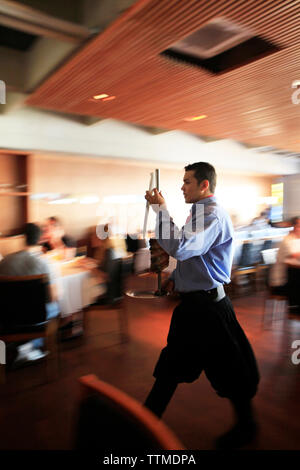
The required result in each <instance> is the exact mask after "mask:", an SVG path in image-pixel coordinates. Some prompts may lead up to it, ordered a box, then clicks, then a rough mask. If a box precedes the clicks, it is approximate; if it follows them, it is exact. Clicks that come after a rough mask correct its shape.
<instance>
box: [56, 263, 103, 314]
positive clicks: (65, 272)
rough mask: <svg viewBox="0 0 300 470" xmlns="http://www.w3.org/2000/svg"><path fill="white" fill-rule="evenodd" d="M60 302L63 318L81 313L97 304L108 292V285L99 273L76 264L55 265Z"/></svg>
mask: <svg viewBox="0 0 300 470" xmlns="http://www.w3.org/2000/svg"><path fill="white" fill-rule="evenodd" d="M55 270H56V275H57V277H56V284H57V289H58V302H59V305H60V311H61V316H62V317H67V316H69V315H71V314H73V313H76V312H80V311H81V310H82V309H83V308H85V307H87V306H88V305H90V304H91V303H93V302H95V300H96V299H97V297H99V295H102V294H103V293H104V292H105V290H106V284H105V283H104V281H103V278H102V277H101V273H100V272H99V275H97V271H92V270H90V269H86V268H84V267H82V266H80V265H76V260H75V261H74V263H72V262H70V263H55Z"/></svg>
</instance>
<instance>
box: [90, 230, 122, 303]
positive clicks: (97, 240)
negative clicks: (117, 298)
mask: <svg viewBox="0 0 300 470" xmlns="http://www.w3.org/2000/svg"><path fill="white" fill-rule="evenodd" d="M98 235H100V236H98ZM110 235H111V230H110V225H109V224H108V223H106V224H104V225H100V226H99V227H92V229H91V235H90V244H91V248H92V257H93V259H94V260H95V261H96V262H97V265H98V269H99V270H100V271H101V272H102V273H104V274H105V276H106V291H105V292H104V293H103V294H102V295H101V296H100V297H98V299H97V301H96V302H95V304H97V305H102V304H109V303H110V302H111V301H112V300H113V299H112V296H113V294H112V293H113V292H114V291H115V285H114V284H115V281H114V276H113V274H114V264H115V260H116V259H117V255H116V253H115V250H114V247H113V244H112V241H111V239H110Z"/></svg>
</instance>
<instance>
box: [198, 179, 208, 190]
mask: <svg viewBox="0 0 300 470" xmlns="http://www.w3.org/2000/svg"><path fill="white" fill-rule="evenodd" d="M200 189H201V190H202V191H207V189H209V181H208V180H203V181H201V183H200Z"/></svg>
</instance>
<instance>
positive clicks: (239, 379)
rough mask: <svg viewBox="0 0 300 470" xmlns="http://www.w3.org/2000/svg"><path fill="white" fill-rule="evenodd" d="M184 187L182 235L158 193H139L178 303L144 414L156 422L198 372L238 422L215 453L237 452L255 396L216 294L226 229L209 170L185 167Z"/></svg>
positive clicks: (251, 426) (252, 367) (238, 336)
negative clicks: (186, 206)
mask: <svg viewBox="0 0 300 470" xmlns="http://www.w3.org/2000/svg"><path fill="white" fill-rule="evenodd" d="M183 182H184V183H183V186H182V188H181V189H182V191H183V194H184V198H185V202H186V203H192V204H193V205H192V209H191V212H190V215H189V217H188V219H187V222H186V225H185V226H184V227H183V230H182V231H179V229H178V228H177V227H176V226H175V224H174V222H173V220H172V219H170V215H169V213H168V211H167V208H166V203H165V199H164V198H163V196H162V194H161V192H160V193H159V192H158V191H157V189H154V190H153V191H146V196H145V198H146V199H147V201H149V203H150V204H151V205H152V208H153V210H154V211H155V212H156V213H157V216H156V233H160V231H162V233H168V232H170V236H169V237H165V238H164V237H162V236H161V235H160V236H158V235H157V241H158V243H159V244H160V246H161V247H162V248H163V249H164V250H165V251H166V252H167V253H168V254H169V255H170V256H172V257H174V258H175V259H177V266H176V269H175V270H174V271H173V273H172V274H171V277H170V278H169V279H168V280H167V282H166V283H165V284H164V286H163V289H165V290H166V291H167V292H169V293H171V292H173V291H174V290H175V291H178V292H179V294H180V297H181V302H180V304H179V305H178V306H177V307H176V308H175V310H174V312H173V316H172V320H171V324H170V329H169V334H168V338H167V346H166V347H165V348H164V349H163V350H162V352H161V355H160V357H159V360H158V362H157V364H156V366H155V370H154V373H153V375H154V377H155V378H156V381H155V383H154V385H153V388H152V390H151V391H150V393H149V395H148V397H147V399H146V401H145V406H146V407H148V408H149V409H150V410H151V411H152V412H153V413H155V414H156V415H157V416H159V417H161V416H162V414H163V412H164V410H165V409H166V407H167V405H168V403H169V401H170V399H171V398H172V396H173V394H174V392H175V390H176V388H177V385H178V384H179V383H181V382H188V383H189V382H193V381H195V380H196V379H197V378H198V377H199V376H200V374H201V372H202V371H203V370H204V372H205V374H206V376H207V378H208V379H209V381H210V382H211V385H212V386H213V388H214V389H215V390H216V392H217V394H218V395H219V396H221V397H226V398H228V399H229V400H230V401H231V403H232V405H233V408H234V411H235V414H236V418H237V422H236V424H235V426H234V427H233V428H232V429H231V430H230V431H228V432H227V433H226V434H224V435H223V436H221V437H219V438H218V440H217V443H216V445H217V447H218V448H231V447H240V446H242V445H244V444H246V443H248V442H250V441H251V440H253V439H254V437H255V435H256V431H257V424H256V420H255V418H254V415H253V410H252V402H251V400H252V398H253V397H254V396H255V394H256V391H257V386H258V383H259V372H258V369H257V364H256V359H255V356H254V353H253V351H252V348H251V346H250V343H249V342H248V339H247V337H246V335H245V333H244V331H243V330H242V328H241V326H240V325H239V323H238V321H237V319H236V316H235V313H234V310H233V307H232V304H231V302H230V300H229V298H228V297H227V296H226V294H225V291H224V287H223V285H224V284H227V283H229V282H230V273H231V265H232V258H233V227H232V223H231V220H230V218H229V216H228V214H227V213H226V212H225V211H224V209H222V208H221V207H220V206H219V205H218V203H217V200H216V198H215V196H214V191H215V186H216V172H215V169H214V168H213V167H212V166H211V165H210V164H208V163H205V162H199V163H194V164H192V165H188V166H186V167H185V174H184V179H183ZM153 193H154V194H153ZM197 204H200V206H201V207H200V206H198V210H199V208H200V209H201V208H203V210H204V213H203V218H201V217H200V218H201V222H203V224H201V223H200V224H199V220H196V217H197ZM195 224H196V226H197V224H198V230H197V231H195V230H194V229H193V230H192V231H191V227H190V225H192V226H193V225H195ZM199 225H200V229H199ZM175 234H176V236H175Z"/></svg>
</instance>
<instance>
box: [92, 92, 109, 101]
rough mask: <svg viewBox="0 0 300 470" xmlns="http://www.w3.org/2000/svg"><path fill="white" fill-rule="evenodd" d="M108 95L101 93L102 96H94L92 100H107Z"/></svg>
mask: <svg viewBox="0 0 300 470" xmlns="http://www.w3.org/2000/svg"><path fill="white" fill-rule="evenodd" d="M108 96H109V95H107V94H106V93H102V95H95V96H93V98H94V100H102V99H103V98H108Z"/></svg>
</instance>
